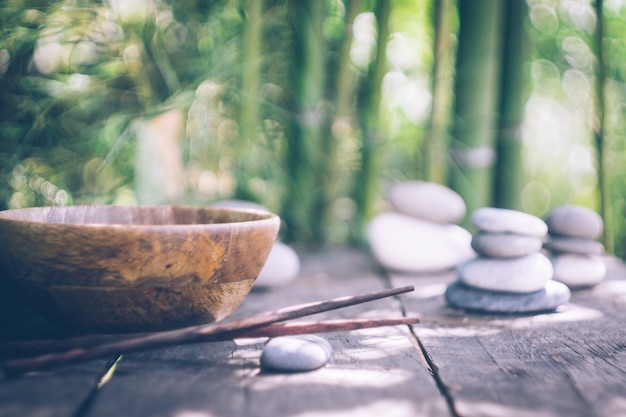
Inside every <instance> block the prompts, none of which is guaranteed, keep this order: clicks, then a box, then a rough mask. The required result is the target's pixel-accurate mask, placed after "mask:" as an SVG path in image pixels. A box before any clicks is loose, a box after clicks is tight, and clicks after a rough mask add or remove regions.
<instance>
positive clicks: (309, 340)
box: [261, 335, 332, 372]
mask: <svg viewBox="0 0 626 417" xmlns="http://www.w3.org/2000/svg"><path fill="white" fill-rule="evenodd" d="M331 353H332V347H331V345H330V343H328V341H327V340H326V339H324V338H321V337H319V336H315V335H298V336H282V337H275V338H273V339H270V340H269V341H268V342H267V343H266V345H265V347H264V348H263V353H262V354H261V368H263V369H264V370H267V371H274V372H276V371H278V372H306V371H312V370H314V369H317V368H320V367H322V366H324V365H326V363H327V362H328V360H329V359H330V355H331Z"/></svg>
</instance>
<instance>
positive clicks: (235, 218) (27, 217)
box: [0, 206, 275, 226]
mask: <svg viewBox="0 0 626 417" xmlns="http://www.w3.org/2000/svg"><path fill="white" fill-rule="evenodd" d="M272 217H275V215H274V214H272V213H270V212H266V211H262V210H255V209H233V208H219V207H177V206H151V207H148V206H68V207H37V208H29V209H20V210H8V211H2V212H0V219H1V218H4V219H7V220H15V221H24V222H36V223H62V224H74V225H92V224H98V225H126V226H165V225H193V224H221V223H240V222H252V221H258V220H264V219H269V218H272Z"/></svg>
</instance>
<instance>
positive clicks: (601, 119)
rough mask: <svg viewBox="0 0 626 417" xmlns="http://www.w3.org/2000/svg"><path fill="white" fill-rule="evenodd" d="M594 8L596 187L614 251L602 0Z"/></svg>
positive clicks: (608, 246)
mask: <svg viewBox="0 0 626 417" xmlns="http://www.w3.org/2000/svg"><path fill="white" fill-rule="evenodd" d="M595 8H596V16H597V23H596V32H595V34H594V39H595V44H594V49H595V53H596V58H597V60H598V66H597V68H596V111H597V114H596V116H597V119H598V122H597V125H596V126H595V128H594V132H593V133H594V139H595V145H596V158H597V166H598V168H597V170H598V188H599V194H600V215H601V216H602V219H604V224H605V227H604V230H603V236H602V240H603V242H604V246H605V247H606V250H607V252H608V253H615V237H614V235H613V228H614V225H613V213H612V207H611V198H610V191H609V181H608V175H607V173H608V172H609V169H608V167H607V143H606V136H605V107H606V99H605V94H604V92H605V91H604V90H605V84H606V74H605V64H604V62H605V61H604V60H605V53H604V47H603V44H602V40H603V38H604V17H603V16H604V13H603V8H604V2H603V0H597V1H596V3H595Z"/></svg>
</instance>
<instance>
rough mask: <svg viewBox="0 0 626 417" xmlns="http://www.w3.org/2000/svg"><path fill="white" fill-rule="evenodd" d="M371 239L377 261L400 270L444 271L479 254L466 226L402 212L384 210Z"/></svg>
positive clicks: (372, 227) (369, 233)
mask: <svg viewBox="0 0 626 417" xmlns="http://www.w3.org/2000/svg"><path fill="white" fill-rule="evenodd" d="M367 240H368V242H369V244H370V248H371V250H372V254H373V255H374V257H375V258H376V260H378V262H379V263H380V264H381V265H382V266H383V267H385V268H388V269H391V270H396V271H405V272H416V273H422V272H434V271H443V270H446V269H451V268H454V267H455V266H457V265H458V264H460V263H461V262H464V261H466V260H468V259H470V258H472V257H474V256H475V253H474V251H473V250H472V248H471V246H470V242H471V240H472V235H471V234H470V233H469V232H468V231H467V230H465V229H463V228H462V227H460V226H457V225H455V224H439V223H432V222H428V221H425V220H420V219H417V218H414V217H410V216H407V215H404V214H400V213H393V212H386V213H381V214H379V215H378V216H376V217H375V218H374V219H372V221H371V222H370V224H369V226H368V228H367Z"/></svg>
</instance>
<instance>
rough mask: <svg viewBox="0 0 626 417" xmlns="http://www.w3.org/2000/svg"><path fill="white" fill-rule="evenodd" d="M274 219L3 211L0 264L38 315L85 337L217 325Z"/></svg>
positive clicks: (110, 209) (228, 214)
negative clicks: (64, 325) (215, 322)
mask: <svg viewBox="0 0 626 417" xmlns="http://www.w3.org/2000/svg"><path fill="white" fill-rule="evenodd" d="M278 227H279V219H278V217H277V216H276V215H274V214H272V213H269V212H265V211H258V210H243V209H225V208H207V207H172V206H163V207H142V206H133V207H123V206H74V207H46V208H34V209H21V210H9V211H4V212H0V236H1V237H2V239H3V241H4V242H6V244H5V245H4V246H3V248H2V249H0V252H1V253H0V262H1V263H2V264H3V267H4V268H5V269H6V270H7V272H8V274H9V276H10V277H11V279H13V280H14V281H15V282H16V283H17V285H18V287H19V288H20V289H21V290H22V291H23V293H24V294H25V296H26V297H27V299H29V300H30V301H31V303H32V305H33V307H34V308H35V309H37V310H38V311H40V312H42V314H43V315H45V316H46V317H47V318H50V319H52V320H55V321H57V322H61V323H64V324H69V325H71V326H72V327H74V328H76V329H79V330H83V331H99V332H103V331H106V332H108V331H113V332H123V331H146V330H157V329H166V328H174V327H180V326H187V325H191V324H198V323H206V322H212V321H216V320H221V319H222V318H224V317H226V316H227V315H228V314H230V313H231V312H232V311H233V310H234V309H235V308H236V307H237V306H238V305H239V303H240V302H241V301H242V300H243V298H244V297H245V296H246V295H247V293H248V291H249V290H250V288H251V287H252V285H253V284H254V280H255V279H256V277H257V276H258V274H259V272H260V270H261V268H262V267H263V264H264V263H265V260H266V259H267V256H268V254H269V251H270V249H271V247H272V244H273V243H274V240H275V239H276V235H277V233H278Z"/></svg>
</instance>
